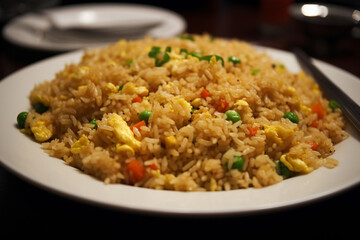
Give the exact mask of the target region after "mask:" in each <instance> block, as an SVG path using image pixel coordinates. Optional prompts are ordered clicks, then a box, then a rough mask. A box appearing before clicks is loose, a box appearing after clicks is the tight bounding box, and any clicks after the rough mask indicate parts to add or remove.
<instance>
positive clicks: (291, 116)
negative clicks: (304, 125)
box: [283, 112, 299, 124]
mask: <svg viewBox="0 0 360 240" xmlns="http://www.w3.org/2000/svg"><path fill="white" fill-rule="evenodd" d="M283 118H287V119H289V120H290V121H291V122H293V123H296V124H297V123H299V117H298V116H297V115H296V114H295V113H293V112H287V113H285V114H284V116H283Z"/></svg>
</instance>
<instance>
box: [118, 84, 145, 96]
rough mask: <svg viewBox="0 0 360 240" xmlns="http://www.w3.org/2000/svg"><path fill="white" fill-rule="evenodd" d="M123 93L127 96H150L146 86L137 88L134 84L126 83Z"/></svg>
mask: <svg viewBox="0 0 360 240" xmlns="http://www.w3.org/2000/svg"><path fill="white" fill-rule="evenodd" d="M121 92H123V93H127V94H134V93H136V94H137V95H139V96H147V95H148V94H149V90H148V89H147V88H146V87H144V86H140V87H135V86H134V84H132V83H126V84H125V85H124V87H123V89H122V90H121Z"/></svg>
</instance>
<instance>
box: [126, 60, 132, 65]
mask: <svg viewBox="0 0 360 240" xmlns="http://www.w3.org/2000/svg"><path fill="white" fill-rule="evenodd" d="M132 63H133V60H129V61H127V62H126V63H125V65H126V66H128V67H130V65H131V64H132Z"/></svg>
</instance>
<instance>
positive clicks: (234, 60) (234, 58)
mask: <svg viewBox="0 0 360 240" xmlns="http://www.w3.org/2000/svg"><path fill="white" fill-rule="evenodd" d="M229 61H230V62H232V63H233V64H234V65H235V64H237V63H239V64H240V63H241V61H240V58H238V57H235V56H230V57H229Z"/></svg>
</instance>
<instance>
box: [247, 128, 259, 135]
mask: <svg viewBox="0 0 360 240" xmlns="http://www.w3.org/2000/svg"><path fill="white" fill-rule="evenodd" d="M247 129H248V130H249V135H250V136H255V135H256V133H257V131H258V129H259V128H258V127H257V126H255V127H247Z"/></svg>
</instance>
